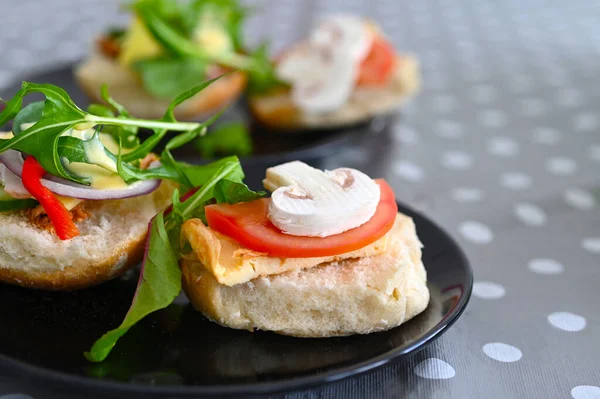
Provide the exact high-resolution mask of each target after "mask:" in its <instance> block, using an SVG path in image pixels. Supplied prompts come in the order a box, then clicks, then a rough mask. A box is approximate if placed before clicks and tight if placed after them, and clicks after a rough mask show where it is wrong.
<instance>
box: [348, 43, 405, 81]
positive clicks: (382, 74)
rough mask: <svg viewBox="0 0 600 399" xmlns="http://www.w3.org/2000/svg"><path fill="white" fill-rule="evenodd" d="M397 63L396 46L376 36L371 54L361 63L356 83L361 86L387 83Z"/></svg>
mask: <svg viewBox="0 0 600 399" xmlns="http://www.w3.org/2000/svg"><path fill="white" fill-rule="evenodd" d="M395 64H396V54H395V52H394V47H393V46H392V45H391V44H390V43H388V42H387V41H386V40H385V39H383V38H382V37H376V38H375V39H373V44H372V46H371V50H370V51H369V54H368V55H367V57H366V58H365V59H364V60H363V62H362V64H361V65H360V70H359V71H358V79H357V81H356V83H357V84H358V85H359V86H369V85H383V84H386V83H387V82H388V80H389V79H390V77H391V76H392V73H393V72H394V66H395Z"/></svg>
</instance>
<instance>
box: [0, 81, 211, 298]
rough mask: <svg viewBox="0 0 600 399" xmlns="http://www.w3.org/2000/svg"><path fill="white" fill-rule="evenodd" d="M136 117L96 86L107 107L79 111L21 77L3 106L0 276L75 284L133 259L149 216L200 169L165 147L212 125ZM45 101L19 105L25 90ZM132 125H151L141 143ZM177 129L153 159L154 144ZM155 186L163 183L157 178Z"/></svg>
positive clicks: (195, 179)
mask: <svg viewBox="0 0 600 399" xmlns="http://www.w3.org/2000/svg"><path fill="white" fill-rule="evenodd" d="M201 89H202V86H201V87H197V88H194V89H191V90H189V91H188V92H186V93H185V94H184V95H182V96H179V97H178V98H177V100H176V101H174V102H173V103H172V104H171V105H170V106H169V108H168V109H167V111H166V113H165V115H164V116H163V118H161V119H160V120H143V119H137V118H133V117H131V116H130V115H129V113H128V112H127V111H126V109H125V108H124V107H123V106H122V105H121V104H118V103H117V102H115V101H114V100H113V99H112V98H110V97H109V96H108V94H107V93H106V91H105V90H104V91H103V98H104V100H105V101H106V103H107V104H110V105H109V106H100V105H95V106H92V107H90V112H86V111H84V110H82V109H80V108H79V107H77V105H75V104H74V103H73V102H72V101H71V99H70V98H69V96H68V94H67V93H66V92H65V91H64V90H62V89H60V88H58V87H56V86H52V85H48V84H34V83H26V82H25V83H23V86H22V89H21V90H20V91H19V92H18V93H17V94H16V95H15V97H14V98H13V99H12V100H10V101H8V102H7V103H6V107H5V108H4V110H3V111H2V112H1V113H0V126H4V125H5V124H6V123H7V122H9V121H11V120H12V131H9V132H4V133H2V134H1V135H0V282H7V283H11V284H17V285H21V286H25V287H32V288H39V289H51V290H72V289H78V288H84V287H88V286H91V285H94V284H98V283H101V282H103V281H106V280H109V279H111V278H113V277H115V276H117V275H119V274H121V273H122V272H123V271H125V270H127V269H128V268H131V267H132V266H134V265H136V264H138V263H139V261H140V260H141V258H142V255H143V249H144V242H145V239H146V236H147V230H148V228H147V226H148V222H149V221H150V220H151V219H152V218H153V217H154V216H155V215H156V214H157V213H158V212H160V211H161V210H163V209H164V208H165V207H166V206H167V205H168V204H169V203H171V201H172V194H173V190H174V188H175V187H183V188H185V187H195V186H196V185H198V184H201V183H202V182H203V181H204V180H203V179H204V178H203V177H202V176H203V174H204V175H205V174H206V173H210V170H211V169H210V168H208V169H206V167H205V169H202V168H201V167H194V166H191V165H187V164H183V163H180V162H177V161H175V160H174V159H173V157H172V156H171V153H170V150H172V149H174V148H176V147H177V146H179V145H183V144H185V143H187V142H189V141H190V140H194V139H195V138H196V137H197V136H199V135H202V134H203V133H204V132H205V131H206V125H207V124H208V123H210V121H208V122H207V123H191V122H188V123H184V122H178V121H177V120H176V119H175V118H174V116H173V109H174V108H175V107H176V106H177V105H178V104H179V103H180V102H182V101H184V100H185V99H187V98H189V97H190V96H193V95H194V94H195V93H197V92H199V91H200V90H201ZM29 94H42V95H44V96H45V97H46V99H45V100H44V101H40V102H34V103H31V104H29V105H28V106H25V107H23V106H22V104H23V97H25V96H27V95H29ZM139 128H146V129H150V130H153V131H154V134H153V135H151V136H150V137H149V138H147V139H146V140H145V141H143V142H140V139H139V138H138V137H137V132H138V129H139ZM167 130H171V131H174V132H179V133H176V134H175V136H174V137H172V138H171V140H170V141H169V142H168V143H167V144H166V147H165V148H166V149H165V150H164V151H163V152H162V154H161V156H160V158H159V157H157V156H156V155H154V154H153V153H152V150H153V149H154V148H155V146H156V145H157V144H159V142H160V141H161V140H162V138H163V137H164V136H165V134H166V132H167ZM161 183H162V184H161Z"/></svg>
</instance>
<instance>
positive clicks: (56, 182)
mask: <svg viewBox="0 0 600 399" xmlns="http://www.w3.org/2000/svg"><path fill="white" fill-rule="evenodd" d="M0 162H2V163H3V164H4V165H5V166H6V168H7V169H8V170H10V171H11V172H13V173H14V174H15V175H17V176H19V177H21V175H22V174H23V162H24V160H23V154H21V153H20V152H18V151H15V150H7V151H5V152H3V153H2V154H0ZM48 177H49V178H44V179H42V185H43V186H45V187H46V188H47V189H48V190H50V191H52V192H53V193H55V194H58V195H62V196H64V197H71V198H79V199H82V200H109V199H123V198H132V197H139V196H140V195H146V194H150V193H151V192H153V191H154V190H156V189H157V188H158V187H159V186H160V183H161V180H160V179H152V180H140V181H138V182H135V183H132V184H130V185H128V186H127V187H125V188H114V189H106V190H101V189H96V188H91V187H88V186H86V185H83V184H79V183H75V182H72V181H68V180H65V179H61V178H60V177H56V176H51V177H50V176H48Z"/></svg>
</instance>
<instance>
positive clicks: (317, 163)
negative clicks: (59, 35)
mask: <svg viewBox="0 0 600 399" xmlns="http://www.w3.org/2000/svg"><path fill="white" fill-rule="evenodd" d="M72 69H73V66H72V65H66V66H63V67H60V68H57V69H54V70H50V71H39V72H38V73H34V74H33V75H31V76H26V77H24V79H25V80H27V81H31V82H36V83H52V84H55V85H58V86H60V87H62V88H63V89H65V90H66V91H67V92H68V93H69V95H70V96H71V97H72V98H73V101H75V103H76V104H77V105H79V106H80V107H82V108H86V107H87V105H88V104H89V100H88V98H87V96H86V95H85V94H84V93H83V92H82V91H81V90H80V89H79V87H78V86H77V83H76V82H75V80H74V79H73V71H72ZM20 86H21V82H15V84H13V85H12V86H10V87H7V88H6V89H3V90H2V91H1V92H0V96H1V97H2V98H5V99H9V98H11V97H12V96H13V95H14V94H15V93H16V92H17V91H18V90H19V88H20ZM32 98H34V99H35V100H39V99H41V97H39V98H38V97H35V96H32ZM28 102H29V101H28V98H26V100H25V103H28ZM396 117H397V115H386V116H381V117H377V118H374V119H372V120H369V121H367V122H364V123H361V124H357V125H352V126H347V127H345V128H344V129H326V130H311V131H306V132H301V133H298V132H296V133H294V134H291V133H290V132H288V133H276V132H272V131H268V130H266V129H264V128H262V127H261V126H259V125H257V124H256V123H254V122H253V121H252V119H251V118H250V117H249V113H248V112H247V109H246V107H245V106H243V105H242V101H240V102H238V103H236V104H232V105H231V106H230V107H228V109H227V110H226V112H225V113H224V115H223V116H222V117H221V118H219V121H218V122H216V123H215V125H218V124H219V123H222V122H226V121H232V120H234V121H240V122H244V123H246V124H247V126H249V129H250V132H251V139H252V144H253V148H254V152H253V155H251V156H248V157H243V158H242V159H241V163H242V166H243V167H244V171H245V172H246V183H247V184H248V185H249V186H251V187H253V188H259V187H261V186H262V184H261V182H262V179H263V178H264V172H265V169H267V168H268V167H270V166H273V165H277V164H280V163H284V162H289V161H294V160H301V161H304V162H306V163H308V164H310V165H312V166H314V167H318V168H320V167H321V165H322V161H323V160H324V159H325V158H326V157H327V156H331V155H333V154H336V153H338V152H340V151H343V150H344V149H347V148H349V147H350V146H352V145H356V144H358V143H360V142H362V140H365V139H368V138H369V137H372V136H374V135H376V134H379V133H381V132H382V131H384V130H386V129H389V127H390V126H391V124H392V122H393V121H394V119H395V118H396ZM157 149H160V148H157ZM174 155H175V157H176V158H177V159H179V160H185V161H188V162H190V163H206V162H209V161H210V160H206V159H202V158H201V157H200V155H199V154H198V152H197V151H196V150H195V148H194V146H193V145H187V146H184V147H182V148H179V149H177V150H176V151H174Z"/></svg>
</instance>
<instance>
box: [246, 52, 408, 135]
mask: <svg viewBox="0 0 600 399" xmlns="http://www.w3.org/2000/svg"><path fill="white" fill-rule="evenodd" d="M397 65H398V66H397V68H396V73H395V74H394V75H393V76H392V78H391V79H390V82H388V84H387V85H385V86H381V87H380V86H372V87H364V86H363V87H357V88H356V89H355V90H354V92H353V93H352V95H351V96H350V98H349V99H348V101H347V102H346V104H344V105H343V106H342V107H341V108H339V109H337V110H336V111H334V112H328V113H324V114H308V113H304V112H302V110H300V109H298V108H296V106H295V105H294V103H293V102H292V99H291V96H290V94H289V92H287V91H279V92H275V93H270V94H266V95H259V96H253V97H252V98H251V99H250V101H249V104H250V110H251V111H252V114H253V115H254V117H255V118H256V119H257V121H258V122H260V123H261V124H263V125H265V126H267V127H270V128H273V129H282V130H288V129H299V128H308V129H322V128H336V127H341V126H347V125H352V124H355V123H360V122H363V121H365V120H368V119H370V118H372V117H374V116H377V115H382V114H387V113H389V112H391V111H393V110H394V109H395V108H397V107H398V106H399V105H401V104H402V102H403V101H404V100H406V98H408V97H410V96H411V95H413V94H414V93H415V92H416V91H417V90H418V89H419V86H420V72H419V64H418V61H417V60H416V58H414V57H411V56H405V55H403V56H399V57H398V60H397Z"/></svg>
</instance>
